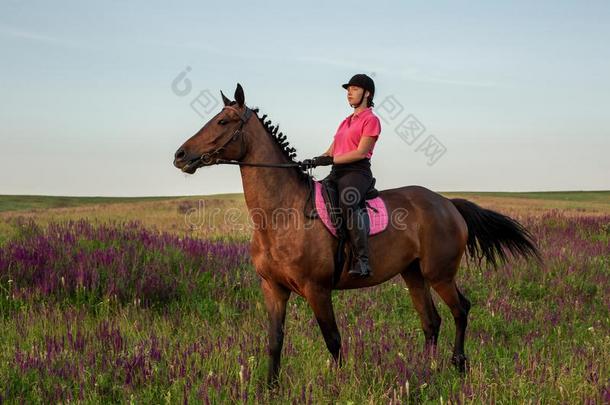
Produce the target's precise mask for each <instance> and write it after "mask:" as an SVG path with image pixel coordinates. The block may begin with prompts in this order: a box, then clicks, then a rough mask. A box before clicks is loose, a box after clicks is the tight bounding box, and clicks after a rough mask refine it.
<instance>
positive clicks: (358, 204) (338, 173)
mask: <svg viewBox="0 0 610 405" xmlns="http://www.w3.org/2000/svg"><path fill="white" fill-rule="evenodd" d="M327 178H328V179H329V180H331V181H332V182H333V183H334V184H335V185H336V187H337V191H338V194H339V207H340V209H341V214H342V215H343V218H344V220H345V221H346V222H345V223H346V225H347V226H348V227H351V226H354V225H355V224H352V223H351V219H352V218H353V216H352V215H351V214H352V213H353V211H354V210H356V209H358V208H364V207H365V205H364V203H365V199H364V196H365V194H366V192H367V191H368V189H369V187H370V186H371V183H372V181H373V174H372V173H371V161H370V160H369V159H366V158H365V159H362V160H358V161H356V162H351V163H345V164H340V165H333V166H332V169H331V171H330V174H329V175H328V177H327Z"/></svg>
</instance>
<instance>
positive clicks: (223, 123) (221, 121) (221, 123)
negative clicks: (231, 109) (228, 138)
mask: <svg viewBox="0 0 610 405" xmlns="http://www.w3.org/2000/svg"><path fill="white" fill-rule="evenodd" d="M226 123H227V121H225V120H220V121H218V124H219V125H225V124H226Z"/></svg>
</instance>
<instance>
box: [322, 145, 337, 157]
mask: <svg viewBox="0 0 610 405" xmlns="http://www.w3.org/2000/svg"><path fill="white" fill-rule="evenodd" d="M334 147H335V141H333V143H331V144H330V146H329V147H328V149H327V150H326V152H324V153H323V154H322V156H332V155H333V149H334Z"/></svg>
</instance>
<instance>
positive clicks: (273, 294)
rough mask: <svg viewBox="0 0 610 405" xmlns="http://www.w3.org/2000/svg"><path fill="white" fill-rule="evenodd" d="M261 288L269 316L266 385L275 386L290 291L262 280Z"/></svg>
mask: <svg viewBox="0 0 610 405" xmlns="http://www.w3.org/2000/svg"><path fill="white" fill-rule="evenodd" d="M261 288H262V290H263V295H264V296H265V306H266V307H267V313H268V314H269V373H268V375H267V384H268V385H269V386H270V387H273V386H275V385H277V383H278V375H279V371H280V358H281V356H282V346H283V344H284V320H285V319H286V302H288V298H290V290H288V289H286V288H284V287H282V286H280V285H278V284H276V283H274V282H273V281H269V280H262V282H261Z"/></svg>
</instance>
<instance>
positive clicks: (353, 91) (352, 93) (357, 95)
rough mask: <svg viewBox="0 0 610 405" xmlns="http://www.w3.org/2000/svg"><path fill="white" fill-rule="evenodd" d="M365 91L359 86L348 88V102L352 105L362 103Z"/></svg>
mask: <svg viewBox="0 0 610 405" xmlns="http://www.w3.org/2000/svg"><path fill="white" fill-rule="evenodd" d="M363 92H364V89H363V88H362V87H358V86H348V87H347V102H348V103H349V104H350V105H354V104H356V103H358V102H359V101H360V99H361V98H362V93H363Z"/></svg>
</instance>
